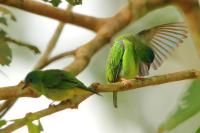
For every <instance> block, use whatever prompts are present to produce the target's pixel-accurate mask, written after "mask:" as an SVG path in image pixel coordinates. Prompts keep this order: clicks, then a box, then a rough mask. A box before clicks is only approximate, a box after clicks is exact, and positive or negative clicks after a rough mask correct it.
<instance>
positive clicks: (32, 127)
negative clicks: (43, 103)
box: [26, 120, 43, 133]
mask: <svg viewBox="0 0 200 133" xmlns="http://www.w3.org/2000/svg"><path fill="white" fill-rule="evenodd" d="M26 125H27V127H28V132H29V133H40V132H41V131H43V127H42V124H41V122H40V120H38V124H34V123H33V122H28V123H27V124H26Z"/></svg>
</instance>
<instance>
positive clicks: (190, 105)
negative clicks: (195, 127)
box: [159, 80, 200, 133]
mask: <svg viewBox="0 0 200 133" xmlns="http://www.w3.org/2000/svg"><path fill="white" fill-rule="evenodd" d="M198 101H200V80H194V81H193V82H192V84H191V85H190V87H189V88H188V89H187V91H186V92H185V93H184V95H183V97H182V98H181V100H180V102H179V104H178V105H177V108H176V110H175V112H173V113H171V115H170V117H169V118H168V119H167V120H165V121H164V122H163V123H162V124H161V125H160V127H159V131H160V133H161V132H163V131H169V130H172V129H173V128H175V127H176V126H178V125H179V124H181V123H182V122H184V121H185V120H187V119H188V118H190V117H191V116H193V115H195V114H196V113H197V112H199V110H200V102H198Z"/></svg>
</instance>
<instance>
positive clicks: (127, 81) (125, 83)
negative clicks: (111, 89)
mask: <svg viewBox="0 0 200 133" xmlns="http://www.w3.org/2000/svg"><path fill="white" fill-rule="evenodd" d="M120 80H121V82H122V84H123V85H124V86H126V87H128V88H129V87H131V86H133V83H132V82H131V81H129V80H127V79H125V78H120Z"/></svg>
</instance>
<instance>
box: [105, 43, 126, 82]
mask: <svg viewBox="0 0 200 133" xmlns="http://www.w3.org/2000/svg"><path fill="white" fill-rule="evenodd" d="M123 54H124V44H123V41H122V40H120V39H116V40H115V41H114V43H113V46H112V48H111V50H110V53H109V55H108V59H107V63H106V80H107V82H116V81H117V79H118V77H119V75H120V72H121V67H122V58H123Z"/></svg>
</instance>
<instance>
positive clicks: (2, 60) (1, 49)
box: [0, 7, 40, 65]
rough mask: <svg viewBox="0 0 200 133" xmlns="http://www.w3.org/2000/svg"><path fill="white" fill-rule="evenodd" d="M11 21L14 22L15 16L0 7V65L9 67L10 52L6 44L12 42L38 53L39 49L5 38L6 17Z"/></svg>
mask: <svg viewBox="0 0 200 133" xmlns="http://www.w3.org/2000/svg"><path fill="white" fill-rule="evenodd" d="M7 16H9V17H10V19H11V20H13V21H16V18H15V16H14V15H13V14H12V12H10V11H9V10H8V9H6V8H4V7H0V64H1V65H9V64H10V63H11V60H12V51H11V49H10V47H9V46H8V44H9V43H10V42H12V43H13V44H17V45H19V46H23V47H27V48H28V49H30V50H32V51H33V52H35V53H36V54H37V53H40V51H39V49H38V48H37V47H35V46H33V45H30V44H27V43H23V42H21V41H17V40H15V39H13V38H10V37H7V32H6V30H5V29H6V27H7V26H8V17H7Z"/></svg>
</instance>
